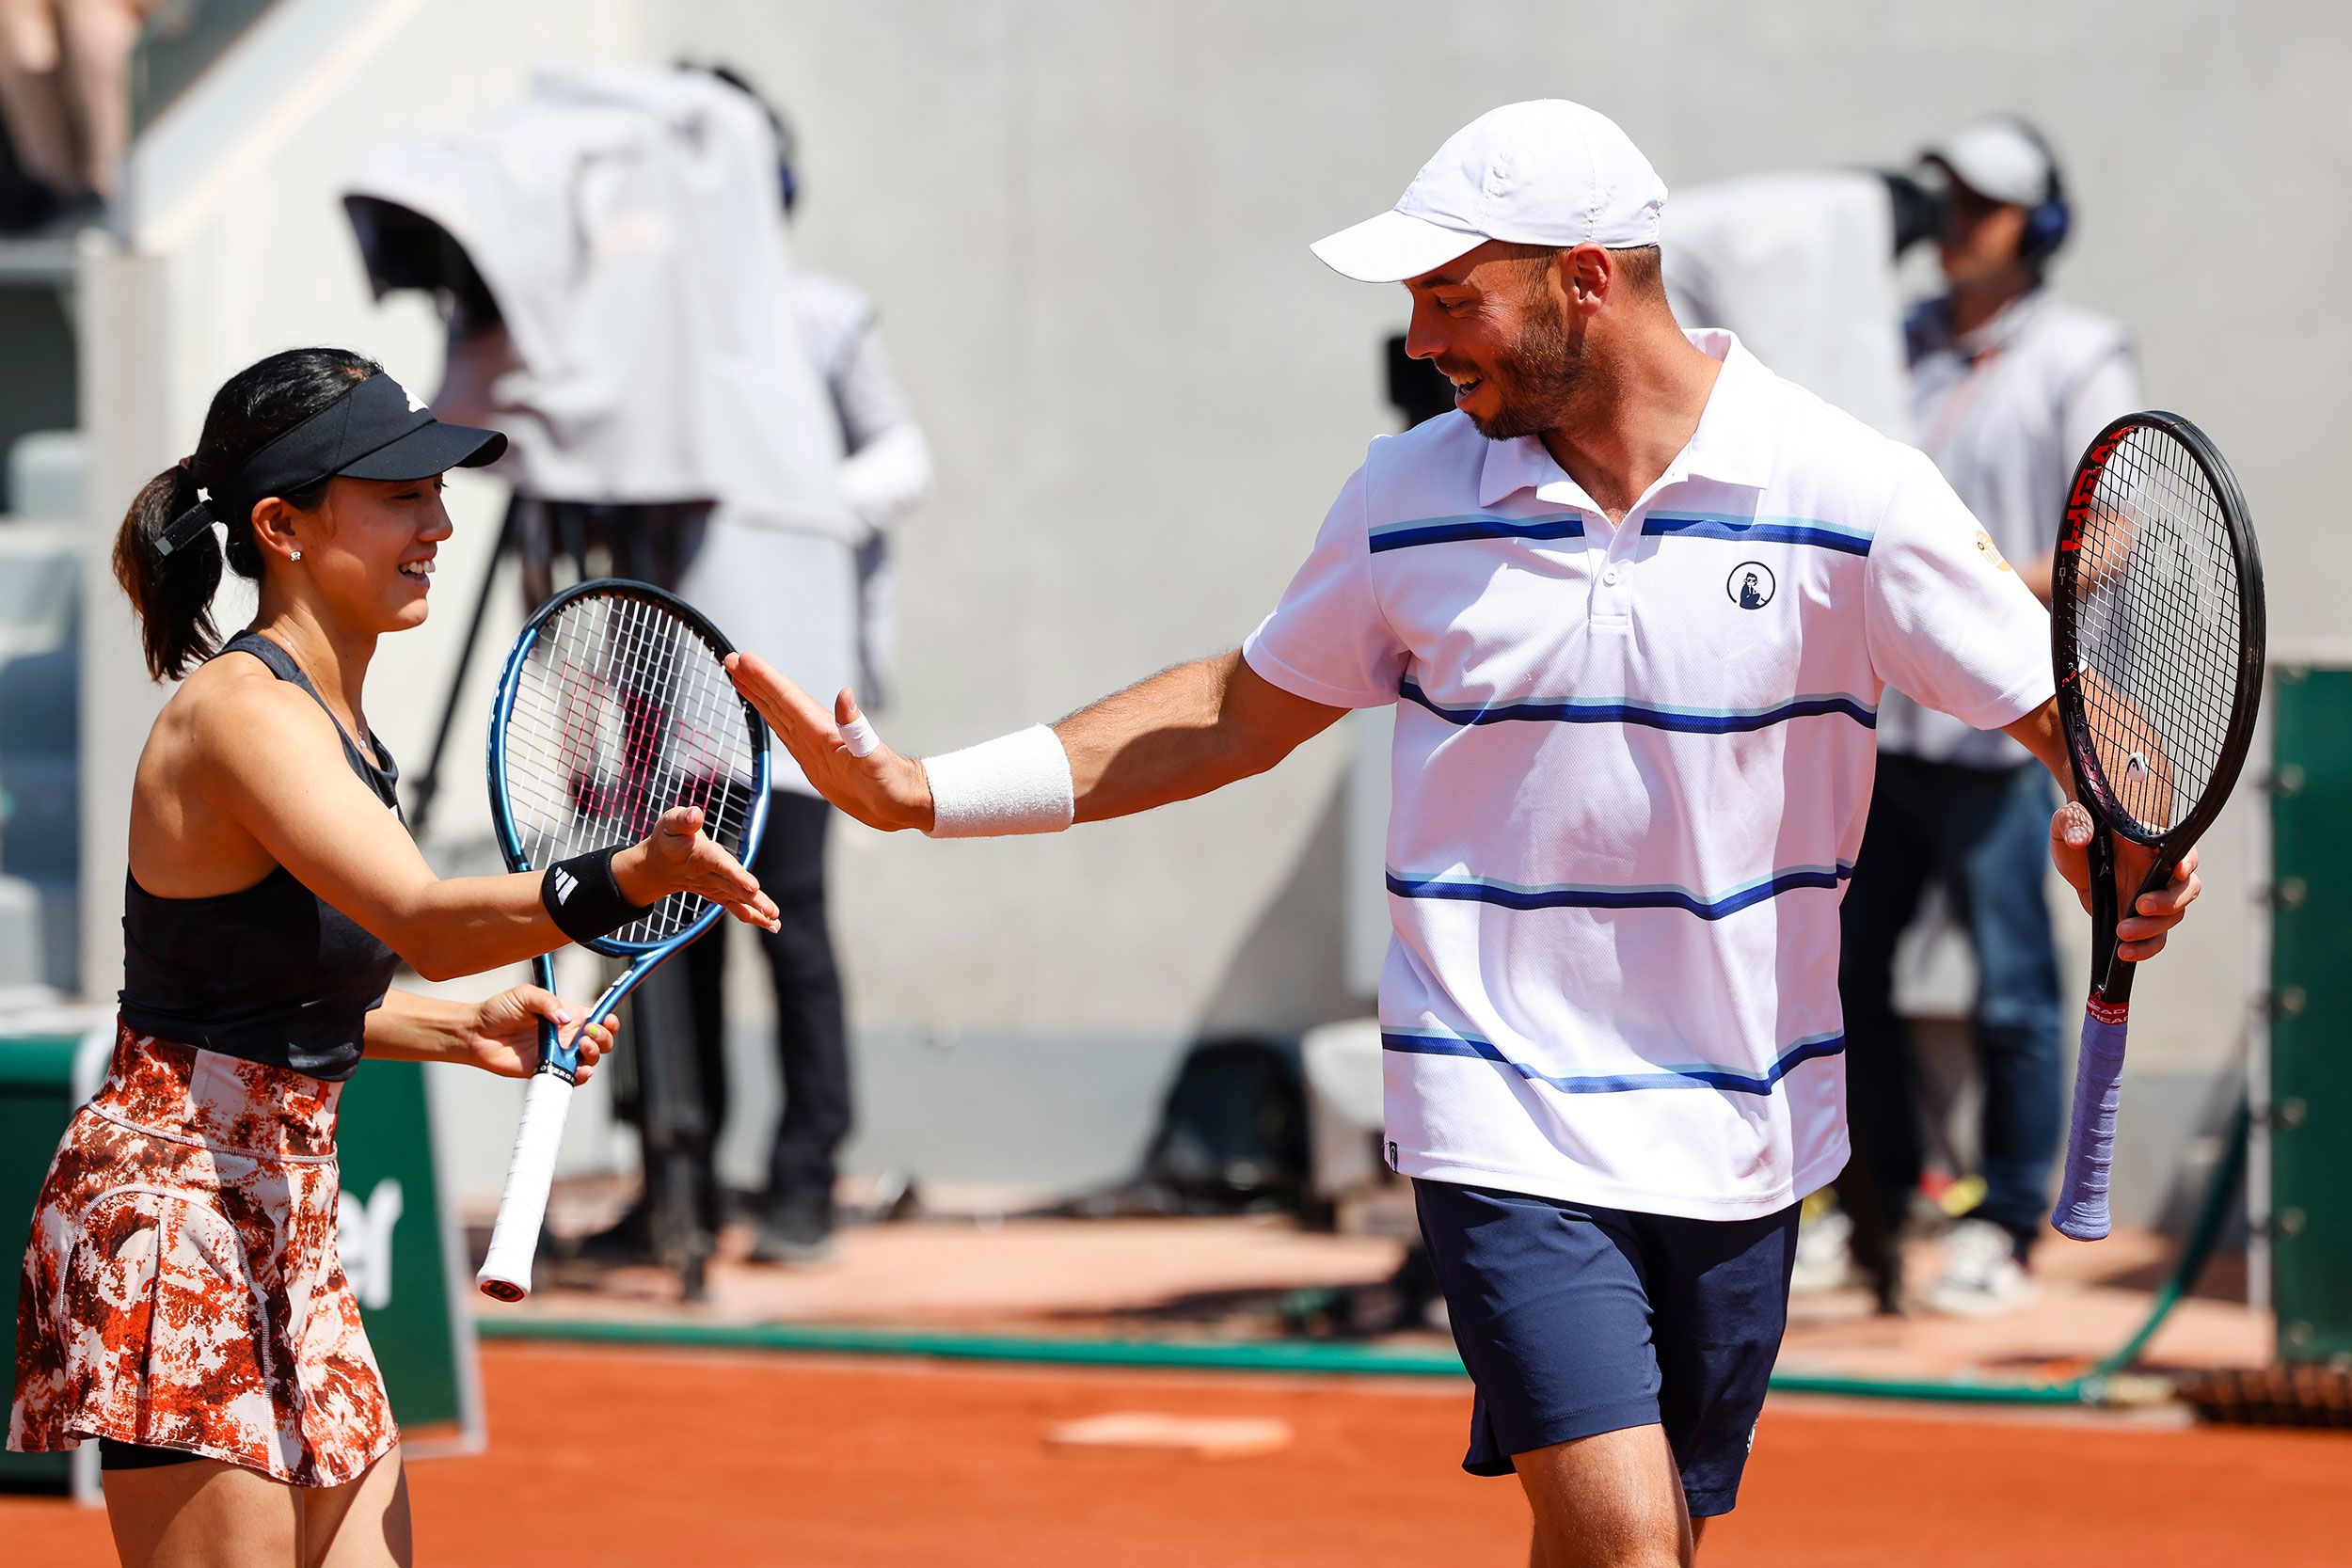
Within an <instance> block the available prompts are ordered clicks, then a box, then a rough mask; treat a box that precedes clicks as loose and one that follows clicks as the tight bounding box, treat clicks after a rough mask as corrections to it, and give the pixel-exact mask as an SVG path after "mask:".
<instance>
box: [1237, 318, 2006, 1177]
mask: <svg viewBox="0 0 2352 1568" xmlns="http://www.w3.org/2000/svg"><path fill="white" fill-rule="evenodd" d="M1691 336H1692V342H1694V343H1695V344H1697V345H1698V346H1699V347H1700V348H1701V349H1702V350H1703V351H1705V352H1706V353H1708V354H1709V355H1711V356H1715V357H1716V358H1719V359H1721V360H1722V361H1723V364H1724V369H1723V372H1722V373H1721V374H1720V375H1719V376H1718V377H1717V379H1716V383H1715V387H1714V388H1713V390H1712V392H1711V394H1710V395H1709V397H1708V404H1707V408H1706V411H1705V413H1704V415H1703V416H1702V418H1701V420H1700V421H1699V425H1698V428H1697V430H1696V432H1695V433H1694V434H1693V435H1692V438H1691V441H1690V444H1689V445H1688V446H1687V447H1686V448H1685V449H1684V450H1683V451H1682V452H1681V453H1680V454H1679V455H1678V456H1677V458H1676V459H1675V460H1674V462H1673V463H1672V464H1671V465H1670V466H1669V467H1668V468H1667V470H1666V472H1665V473H1664V475H1663V476H1661V478H1660V480H1659V481H1658V483H1656V484H1654V485H1652V486H1651V487H1650V488H1649V490H1648V491H1647V492H1646V493H1645V494H1644V495H1643V497H1642V498H1641V499H1640V500H1639V502H1638V503H1637V504H1636V505H1635V506H1634V507H1633V508H1632V509H1631V510H1630V511H1629V512H1628V513H1627V514H1626V515H1625V517H1624V519H1623V520H1622V521H1621V522H1618V523H1616V524H1612V523H1611V522H1610V521H1609V520H1608V518H1607V516H1606V515H1603V514H1602V513H1601V512H1600V510H1599V509H1598V508H1597V506H1595V505H1594V504H1593V502H1592V499H1591V498H1589V497H1588V496H1587V495H1585V494H1584V492H1583V491H1582V489H1581V488H1580V487H1579V486H1578V485H1577V484H1576V483H1575V482H1574V481H1572V480H1570V479H1569V478H1568V477H1567V476H1566V474H1565V473H1564V472H1563V471H1562V470H1561V468H1560V467H1559V466H1558V465H1557V464H1556V463H1555V462H1553V460H1552V458H1551V457H1550V455H1549V452H1548V451H1546V450H1545V448H1544V446H1543V444H1542V443H1541V442H1540V441H1539V440H1536V439H1534V438H1533V437H1522V438H1519V439H1517V440H1509V441H1492V442H1490V441H1487V440H1486V439H1485V438H1483V437H1482V436H1479V434H1478V432H1477V430H1476V429H1475V428H1474V427H1473V426H1472V425H1471V424H1470V420H1468V418H1466V417H1465V416H1463V415H1461V414H1458V413H1456V414H1449V415H1446V416H1443V417H1441V418H1439V419H1437V420H1430V421H1429V422H1427V423H1425V424H1422V425H1421V426H1419V427H1417V428H1415V429H1413V430H1411V431H1408V432H1406V433H1405V434H1403V435H1400V436H1383V437H1381V438H1379V439H1377V440H1375V441H1374V442H1373V443H1372V447H1371V450H1370V451H1369V452H1368V453H1367V454H1366V456H1365V459H1364V464H1363V467H1360V468H1359V469H1358V470H1357V472H1356V473H1355V475H1354V476H1353V477H1352V478H1350V479H1349V480H1348V482H1347V483H1346V484H1345V486H1343V488H1342V490H1341V492H1340V495H1339V499H1338V500H1337V501H1336V502H1335V503H1334V504H1333V506H1332V508H1331V512H1330V515H1329V516H1328V517H1327V518H1326V520H1325V522H1324V525H1323V529H1322V531H1321V532H1320V533H1319V535H1318V536H1317V538H1316V540H1315V544H1314V547H1313V550H1312V552H1311V554H1310V555H1309V557H1308V559H1307V562H1306V564H1305V565H1304V566H1302V567H1301V568H1300V570H1299V572H1298V575H1297V576H1296V578H1295V579H1294V580H1293V581H1292V583H1291V585H1290V587H1289V588H1288V590H1287V591H1286V592H1285V593H1284V594H1283V595H1282V598H1281V601H1280V603H1279V605H1278V606H1277V607H1276V609H1275V610H1274V612H1273V613H1272V614H1271V615H1269V616H1268V617H1267V618H1266V620H1265V621H1264V623H1263V625H1261V626H1259V627H1258V629H1257V630H1256V631H1255V632H1254V633H1252V634H1251V635H1250V637H1249V640H1248V642H1247V643H1246V644H1245V645H1244V648H1243V654H1244V657H1246V658H1248V661H1249V665H1250V667H1251V668H1252V669H1253V670H1255V671H1256V672H1257V673H1259V674H1261V675H1263V677H1264V678H1265V679H1267V680H1269V681H1271V682H1273V683H1274V684H1275V685H1277V686H1279V687H1281V688H1283V689H1285V690H1288V691H1292V692H1295V693H1296V694H1297V695H1299V696H1301V697H1305V698H1307V699H1309V700H1310V701H1312V702H1318V703H1325V704H1329V705H1334V706H1340V707H1371V706H1378V705H1391V704H1392V705H1395V708H1396V738H1395V749H1394V753H1393V758H1392V764H1391V768H1392V775H1393V797H1392V800H1393V803H1392V805H1391V816H1390V822H1389V831H1388V849H1387V853H1388V890H1389V907H1390V911H1391V920H1392V922H1393V927H1394V934H1393V937H1392V939H1391V942H1390V945H1389V954H1388V959H1387V964H1386V967H1385V969H1384V971H1383V974H1382V978H1381V987H1380V1019H1381V1025H1382V1035H1383V1038H1384V1041H1385V1043H1386V1045H1387V1048H1388V1049H1387V1051H1386V1053H1385V1062H1386V1073H1387V1120H1388V1138H1389V1148H1390V1158H1391V1164H1393V1165H1394V1166H1395V1167H1396V1168H1397V1169H1398V1170H1400V1171H1402V1172H1404V1173H1405V1174H1406V1175H1409V1176H1416V1177H1425V1178H1431V1179H1435V1180H1448V1181H1457V1182H1465V1183H1470V1184H1475V1185H1481V1186H1491V1187H1502V1188H1506V1189H1511V1190H1515V1191H1520V1192H1528V1193H1537V1194H1542V1195H1544V1196H1551V1197H1558V1198H1562V1199H1565V1200H1568V1201H1572V1202H1586V1203H1596V1204H1605V1205H1609V1206H1612V1207H1616V1208H1625V1209H1633V1210H1639V1211H1644V1212H1653V1213H1663V1214H1679V1215H1688V1216H1692V1217H1698V1218H1713V1219H1740V1218H1750V1217H1755V1216H1757V1215H1762V1214H1767V1213H1771V1212H1774V1211H1776V1210H1778V1209H1780V1208H1783V1207H1785V1206H1786V1205H1788V1203H1790V1202H1792V1201H1794V1200H1795V1199H1797V1198H1799V1197H1802V1196H1804V1195H1805V1194H1806V1193H1808V1192H1811V1191H1812V1190H1813V1189H1815V1188H1817V1187H1819V1186H1820V1185H1822V1184H1823V1183H1825V1182H1826V1181H1828V1180H1829V1179H1830V1178H1831V1177H1832V1176H1834V1175H1836V1172H1837V1170H1838V1168H1839V1167H1840V1166H1841V1165H1843V1164H1845V1160H1846V1152H1847V1145H1846V1131H1845V1068H1844V1061H1843V1056H1842V1053H1843V1051H1844V1044H1845V1041H1844V1033H1843V1029H1842V1027H1841V1024H1840V1021H1839V1013H1838V1001H1837V942H1838V927H1837V905H1838V900H1839V899H1840V898H1841V897H1842V896H1843V895H1844V893H1845V886H1846V880H1847V879H1848V878H1849V877H1850V876H1851V873H1852V869H1853V861H1854V856H1855V853H1856V851H1857V850H1858V849H1859V848H1860V847H1861V842H1862V828H1863V820H1864V816H1865V814H1866V812H1867V807H1868V804H1869V796H1870V778H1871V768H1872V762H1873V746H1872V740H1873V726H1874V724H1875V722H1876V718H1877V712H1878V706H1879V703H1880V699H1881V695H1882V693H1883V692H1884V690H1885V689H1886V688H1887V687H1889V686H1893V687H1895V688H1897V689H1899V690H1901V691H1904V692H1907V693H1908V694H1910V695H1911V696H1913V697H1915V698H1916V699H1918V700H1919V701H1920V702H1922V703H1925V704H1927V705H1930V706H1932V707H1935V708H1938V709H1941V710H1943V711H1944V712H1947V713H1950V714H1952V715H1954V716H1955V717H1957V718H1959V719H1961V720H1962V721H1965V722H1967V723H1969V724H1972V725H1976V726H1978V727H1979V728H1995V727H1998V726H2000V725H2003V724H2007V723H2010V722H2011V721H2015V720H2016V719H2018V718H2020V717H2022V716H2024V715H2025V714H2026V713H2028V712H2031V711H2032V710H2033V709H2034V708H2036V707H2038V706H2039V705H2042V703H2043V702H2045V701H2046V700H2047V699H2048V698H2049V696H2050V694H2051V674H2050V656H2049V630H2048V621H2047V617H2046V615H2045V613H2044V612H2043V610H2042V607H2041V605H2040V604H2038V603H2037V602H2036V601H2035V600H2034V597H2033V595H2032V594H2030V593H2029V592H2027V590H2026V588H2025V587H2024V585H2023V584H2022V583H2020V582H2019V580H2018V578H2017V577H2016V575H2015V574H2014V573H2013V572H2012V571H2010V569H2009V567H2008V565H2007V563H2006V562H2003V561H2002V560H2001V558H2000V557H1999V555H1998V554H1997V552H1994V551H1993V550H1992V549H1990V548H1989V547H1988V546H1985V545H1984V544H1983V543H1982V540H1983V534H1982V531H1981V530H1979V528H1978V526H1977V523H1976V519H1975V518H1973V517H1972V516H1970V515H1969V514H1968V511H1967V509H1966V508H1965V507H1964V506H1963V505H1962V504H1961V502H1960V500H1959V499H1958V498H1956V497H1955V496H1954V495H1953V494H1952V491H1951V488H1950V487H1949V486H1948V485H1947V484H1946V483H1944V481H1943V479H1942V478H1941V477H1940V476H1939V475H1938V474H1937V473H1936V471H1935V468H1934V467H1933V465H1932V464H1931V463H1930V462H1929V461H1928V460H1927V459H1926V458H1925V457H1923V456H1921V455H1920V454H1919V453H1918V452H1917V451H1914V450H1912V449H1911V448H1909V447H1905V446H1902V445H1900V444H1899V443H1897V442H1894V441H1891V440H1888V439H1887V438H1886V437H1885V436H1881V435H1879V434H1878V433H1877V432H1875V431H1873V430H1871V429H1869V428H1868V427H1867V426H1865V425H1863V424H1862V423H1860V422H1859V421H1857V420H1853V419H1851V418H1850V417H1848V416H1847V415H1845V414H1843V413H1840V412H1838V411H1837V410H1836V409H1834V408H1832V407H1830V406H1829V405H1828V404H1824V403H1822V402H1820V400H1819V399H1817V398H1814V397H1813V396H1811V395H1810V394H1808V393H1806V392H1804V391H1803V390H1802V389H1800V388H1797V387H1795V386H1793V385H1791V384H1790V383H1788V382H1785V381H1782V380H1781V379H1780V378H1778V377H1777V376H1775V375H1773V374H1772V372H1770V371H1769V370H1767V369H1765V368H1764V366H1763V365H1761V364H1760V363H1758V362H1757V361H1756V359H1755V357H1754V356H1751V355H1749V354H1747V353H1746V352H1745V351H1744V350H1742V349H1741V348H1740V346H1739V344H1738V343H1737V342H1736V341H1734V340H1733V339H1732V337H1731V335H1730V334H1728V333H1722V332H1699V333H1693V334H1692V335H1691Z"/></svg>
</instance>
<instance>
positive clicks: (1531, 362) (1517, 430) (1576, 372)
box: [1470, 297, 1584, 441]
mask: <svg viewBox="0 0 2352 1568" xmlns="http://www.w3.org/2000/svg"><path fill="white" fill-rule="evenodd" d="M1583 373H1584V356H1583V354H1582V352H1581V350H1579V349H1578V348H1577V346H1576V344H1575V343H1573V342H1571V341H1569V338H1568V325H1567V322H1566V320H1565V317H1563V316H1562V314H1561V312H1560V311H1559V309H1557V308H1556V307H1554V306H1553V305H1552V303H1551V301H1550V300H1549V298H1548V297H1547V298H1544V299H1543V301H1542V304H1541V305H1540V306H1538V307H1537V308H1536V309H1532V310H1530V311H1529V312H1528V315H1527V319H1526V320H1525V321H1524V322H1523V323H1521V324H1520V326H1519V335H1518V338H1517V339H1515V340H1514V341H1512V344H1511V353H1510V355H1509V356H1508V358H1506V359H1505V360H1504V361H1503V362H1502V364H1499V365H1497V366H1496V367H1495V369H1494V372H1493V374H1492V376H1491V377H1490V379H1491V380H1492V381H1493V382H1494V384H1495V394H1496V398H1497V401H1498V402H1499V403H1500V404H1501V406H1499V407H1498V408H1497V409H1496V410H1495V412H1494V415H1493V417H1492V418H1490V419H1484V420H1482V419H1480V418H1479V417H1478V416H1477V415H1475V414H1472V415H1470V423H1471V424H1472V425H1474V426H1476V427H1477V430H1478V434H1479V435H1481V436H1485V437H1486V439H1487V440H1489V441H1509V440H1514V439H1516V438H1517V437H1518V436H1534V435H1539V434H1541V433H1542V432H1544V431H1547V430H1549V429H1551V428H1552V427H1553V426H1555V425H1557V424H1558V423H1559V422H1560V416H1561V413H1562V410H1564V409H1565V407H1566V406H1567V401H1568V396H1569V393H1570V392H1571V391H1572V390H1573V389H1574V388H1575V387H1576V384H1577V382H1578V380H1579V379H1580V378H1581V376H1582V375H1583Z"/></svg>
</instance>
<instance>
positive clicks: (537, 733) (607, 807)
mask: <svg viewBox="0 0 2352 1568" xmlns="http://www.w3.org/2000/svg"><path fill="white" fill-rule="evenodd" d="M734 651H735V650H734V647H733V646H732V644H730V643H729V642H728V641H727V640H726V638H725V637H724V636H723V635H722V634H721V632H720V631H719V628H718V627H716V626H712V625H711V624H710V622H709V620H708V619H707V617H705V616H704V615H703V614H702V612H701V611H699V610H695V609H694V608H693V607H692V606H691V605H690V604H688V603H687V602H686V601H685V600H683V599H681V598H679V597H678V596H677V595H676V594H671V593H668V592H666V591H665V590H663V589H660V588H657V587H655V586H653V585H652V584H651V583H645V582H635V581H631V580H629V579H627V578H597V579H596V580H594V581H590V582H582V583H579V584H577V585H575V586H573V587H571V588H567V589H565V590H564V592H562V593H560V594H556V595H555V596H554V597H552V598H550V599H548V602H547V603H545V604H543V605H541V606H540V607H539V609H538V610H536V611H535V612H534V613H533V614H532V617H531V619H530V621H529V622H527V623H526V624H525V625H524V626H523V629H522V632H521V634H520V635H518V636H517V637H516V640H515V646H514V649H513V651H512V652H511V653H509V654H508V655H507V658H506V664H505V667H504V668H503V669H502V670H501V672H500V673H499V686H498V695H497V698H496V700H495V701H494V702H493V703H492V705H491V709H490V744H489V780H490V819H491V826H492V830H493V832H495V833H496V834H497V837H498V845H499V851H500V853H501V854H502V855H503V856H505V858H506V863H507V865H508V866H509V867H510V868H511V869H513V870H516V871H539V870H544V869H546V868H547V867H548V866H549V865H552V864H553V863H556V862H558V861H561V860H566V859H569V858H570V857H571V856H574V855H579V854H584V853H587V852H588V851H590V850H593V849H601V848H606V847H613V846H620V845H628V844H634V843H636V842H637V841H638V840H640V839H642V838H644V836H645V835H646V834H647V833H648V832H651V831H652V829H653V825H654V823H655V822H656V821H657V820H659V819H660V816H661V814H662V813H663V812H664V811H667V810H669V809H670V808H671V807H673V806H678V805H697V806H701V807H702V808H703V817H704V820H703V832H705V833H707V834H708V835H709V836H710V837H711V838H712V839H714V840H716V841H717V842H718V844H719V846H720V847H722V848H723V849H725V850H726V851H727V852H728V853H729V854H731V855H733V856H734V857H735V858H736V859H737V860H738V861H742V862H748V861H749V860H750V859H751V858H752V856H753V854H754V853H755V851H756V850H757V848H758V847H759V839H760V834H761V832H763V831H764V830H765V828H766V825H767V818H768V777H769V739H768V727H767V725H766V724H765V723H764V722H762V721H761V720H760V717H759V714H758V712H757V710H755V708H754V707H753V706H752V705H751V704H750V703H748V702H746V701H745V700H744V699H743V697H742V695H741V694H740V693H739V692H738V691H737V690H736V689H735V683H734V682H733V681H732V680H730V679H729V678H728V676H727V673H726V665H725V660H726V657H727V655H728V654H730V653H733V652H734ZM722 912H723V911H721V909H720V906H718V905H717V904H714V903H711V902H710V901H709V900H707V899H705V898H702V897H699V896H697V895H693V894H688V893H675V894H672V895H669V896H668V897H666V898H664V899H663V900H662V901H661V902H660V903H659V904H657V905H655V906H654V908H653V909H652V911H650V912H648V913H647V914H646V915H645V916H644V917H643V918H641V919H639V920H636V921H632V922H631V923H630V924H628V925H627V926H624V927H621V928H620V929H619V930H617V931H614V932H612V933H611V934H609V935H607V936H603V937H598V938H596V939H594V940H592V941H589V942H583V943H582V944H581V945H583V946H585V947H588V948H591V949H593V950H595V951H596V952H599V953H603V954H606V955H608V956H610V957H612V958H638V957H641V956H643V955H645V954H648V953H660V952H665V951H668V950H669V949H672V948H675V947H676V946H678V945H680V944H682V943H684V942H690V941H691V940H692V939H693V938H694V937H696V936H699V935H700V934H701V933H702V932H703V931H705V930H707V929H708V928H709V927H710V925H711V923H712V922H713V921H715V920H717V919H718V918H719V916H720V914H721V913H722Z"/></svg>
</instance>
